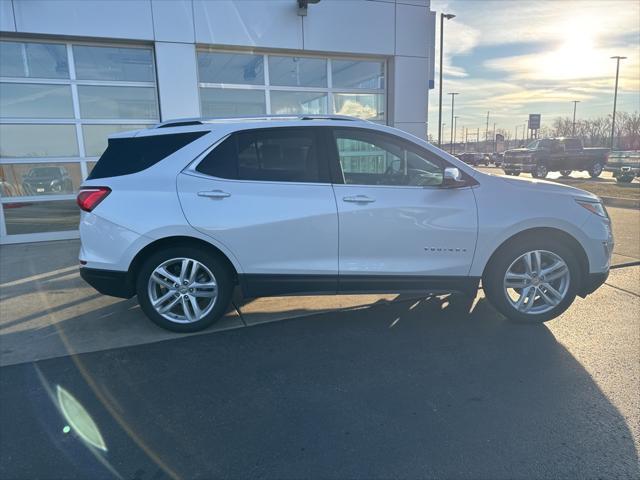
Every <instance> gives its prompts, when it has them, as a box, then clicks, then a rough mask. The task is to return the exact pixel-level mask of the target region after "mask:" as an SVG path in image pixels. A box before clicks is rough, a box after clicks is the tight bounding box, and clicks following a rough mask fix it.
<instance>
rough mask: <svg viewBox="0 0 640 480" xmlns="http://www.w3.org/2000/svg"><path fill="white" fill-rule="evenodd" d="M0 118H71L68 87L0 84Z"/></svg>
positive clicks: (69, 88) (69, 90) (71, 111)
mask: <svg viewBox="0 0 640 480" xmlns="http://www.w3.org/2000/svg"><path fill="white" fill-rule="evenodd" d="M0 116H2V117H4V118H7V117H10V118H73V103H72V100H71V87H70V86H69V85H43V84H28V83H0Z"/></svg>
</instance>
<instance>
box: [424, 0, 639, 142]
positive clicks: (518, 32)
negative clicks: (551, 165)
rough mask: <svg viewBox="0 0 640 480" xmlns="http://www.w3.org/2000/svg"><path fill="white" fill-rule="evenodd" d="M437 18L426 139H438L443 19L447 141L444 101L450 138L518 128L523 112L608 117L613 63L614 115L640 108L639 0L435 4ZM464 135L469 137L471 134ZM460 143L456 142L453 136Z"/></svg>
mask: <svg viewBox="0 0 640 480" xmlns="http://www.w3.org/2000/svg"><path fill="white" fill-rule="evenodd" d="M431 10H432V11H435V12H436V14H437V20H436V25H437V26H436V84H435V87H436V88H435V89H434V90H431V91H430V94H429V133H430V134H431V135H432V136H433V137H434V138H436V139H437V134H438V130H437V125H438V75H439V73H438V72H439V69H438V66H439V65H438V62H439V58H440V52H439V50H440V49H439V42H440V40H439V39H440V25H439V24H440V13H441V12H445V13H453V14H455V15H456V18H454V19H452V20H445V25H444V48H443V50H444V61H443V63H444V67H443V75H444V78H443V101H442V103H443V105H442V121H443V123H446V125H445V126H444V130H443V141H444V139H446V140H447V141H448V140H449V136H450V128H451V125H450V124H451V96H450V95H447V93H448V92H459V93H460V95H457V96H456V97H455V112H454V114H455V115H456V116H458V117H459V118H458V119H457V122H456V124H457V132H458V135H461V133H462V132H463V127H467V128H468V129H469V131H470V132H471V131H473V132H476V128H478V127H479V128H480V132H481V133H480V138H481V139H483V138H484V130H485V126H486V116H487V111H489V112H490V114H489V130H490V131H491V130H493V124H494V123H496V129H498V130H499V129H501V128H502V129H509V130H510V131H511V132H512V135H513V133H514V130H515V127H516V125H520V127H519V131H518V136H520V135H521V132H522V129H523V126H522V125H523V124H525V123H526V121H527V119H528V115H529V114H530V113H539V114H541V115H542V125H543V126H545V125H546V126H551V123H552V122H553V119H555V118H556V117H558V116H563V117H571V116H572V115H573V105H574V104H573V103H572V101H573V100H579V101H580V103H578V104H577V112H576V120H579V119H581V118H596V117H603V116H606V115H609V114H611V112H612V110H613V92H614V84H615V73H616V61H615V60H612V59H610V57H611V56H613V55H622V56H626V57H628V59H626V60H622V61H621V63H620V80H619V84H618V107H617V111H626V112H629V113H632V112H638V111H640V1H638V0H599V1H592V0H533V1H531V0H489V1H487V0H432V1H431ZM470 135H471V133H470ZM458 138H460V137H459V136H458Z"/></svg>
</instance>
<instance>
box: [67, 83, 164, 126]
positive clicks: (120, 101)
mask: <svg viewBox="0 0 640 480" xmlns="http://www.w3.org/2000/svg"><path fill="white" fill-rule="evenodd" d="M78 96H79V97H80V114H81V116H82V118H144V119H147V118H148V119H154V120H156V119H157V118H158V104H157V101H156V89H155V88H152V87H103V86H89V85H78Z"/></svg>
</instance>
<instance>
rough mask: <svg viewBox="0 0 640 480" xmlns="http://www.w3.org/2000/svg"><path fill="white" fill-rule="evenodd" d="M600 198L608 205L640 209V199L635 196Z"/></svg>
mask: <svg viewBox="0 0 640 480" xmlns="http://www.w3.org/2000/svg"><path fill="white" fill-rule="evenodd" d="M600 199H601V200H602V202H603V203H604V204H605V205H606V206H607V207H618V208H632V209H635V210H640V200H635V199H633V198H620V197H602V196H601V197H600Z"/></svg>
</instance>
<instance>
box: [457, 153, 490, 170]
mask: <svg viewBox="0 0 640 480" xmlns="http://www.w3.org/2000/svg"><path fill="white" fill-rule="evenodd" d="M458 158H459V159H460V160H462V161H463V162H464V163H466V164H467V165H473V166H474V167H477V166H478V165H480V163H485V157H484V154H482V153H476V152H464V153H461V154H459V155H458ZM487 164H488V163H485V165H487Z"/></svg>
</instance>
